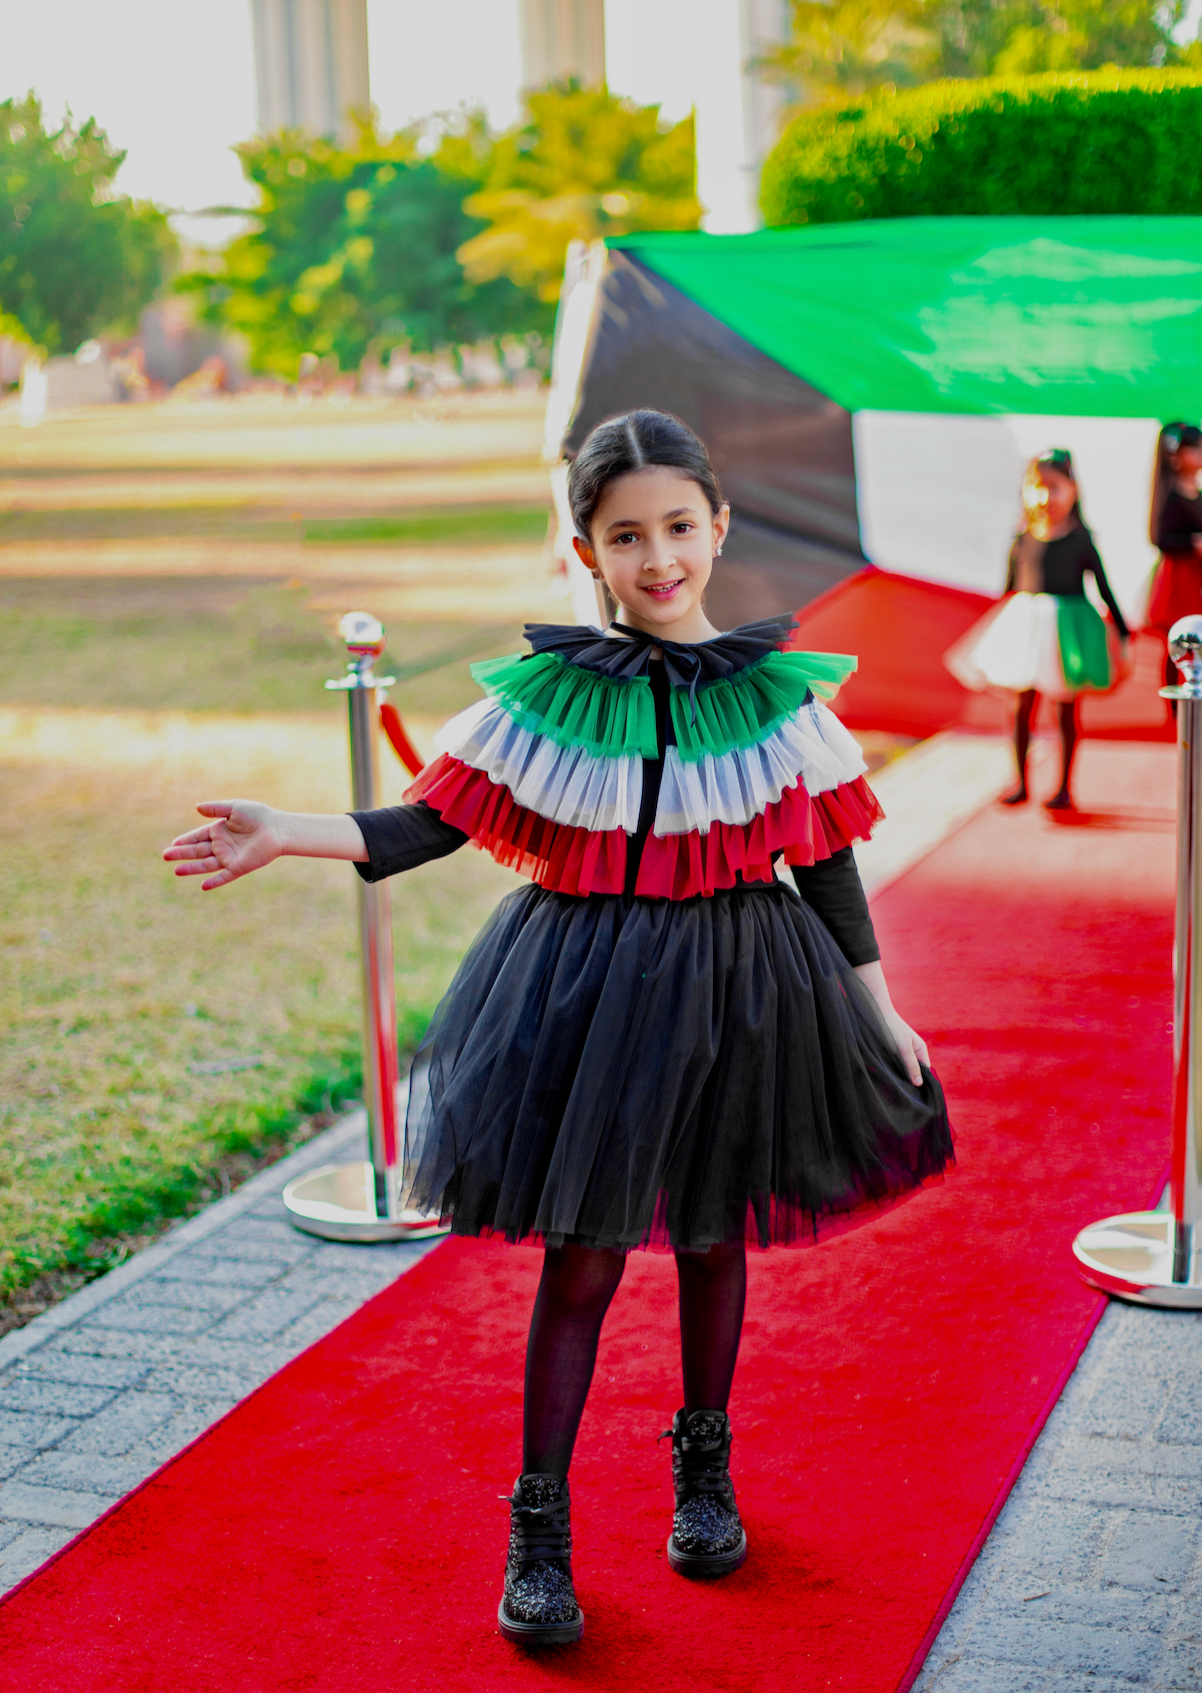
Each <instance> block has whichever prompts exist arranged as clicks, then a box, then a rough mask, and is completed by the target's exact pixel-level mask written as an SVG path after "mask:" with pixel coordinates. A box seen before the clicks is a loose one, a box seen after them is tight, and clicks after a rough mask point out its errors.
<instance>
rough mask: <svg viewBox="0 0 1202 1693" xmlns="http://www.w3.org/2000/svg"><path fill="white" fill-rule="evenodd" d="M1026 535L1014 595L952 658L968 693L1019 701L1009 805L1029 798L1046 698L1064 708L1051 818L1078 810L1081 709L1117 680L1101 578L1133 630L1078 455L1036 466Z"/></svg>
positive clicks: (1018, 553)
mask: <svg viewBox="0 0 1202 1693" xmlns="http://www.w3.org/2000/svg"><path fill="white" fill-rule="evenodd" d="M1023 506H1024V508H1025V510H1026V513H1027V524H1026V528H1025V529H1023V530H1022V531H1021V532H1020V533H1019V534H1018V535H1016V536H1015V538H1014V545H1013V546H1012V547H1011V549H1010V568H1009V571H1008V573H1007V576H1006V595H1007V598H1006V599H1005V600H1004V601H1003V604H1002V607H1001V610H1000V612H998V611H996V610H995V611H991V612H989V613H987V615H986V617H985V618H983V619H982V621H981V622H980V623H978V624H977V625H975V627H974V628H972V629H971V630H969V632H968V634H967V636H965V638H964V640H963V641H962V642H960V643H958V644H957V646H956V647H954V648H953V649H952V650H951V652H950V653H948V654H947V657H946V662H947V665H948V668H949V669H950V670H951V672H952V674H953V675H954V676H956V677H957V678H958V679H959V680H960V681H961V682H963V683H964V684H965V685H966V686H967V687H971V688H978V689H980V688H986V687H995V688H1005V689H1007V690H1008V691H1011V692H1013V693H1015V694H1017V696H1018V699H1017V701H1016V705H1015V713H1014V754H1015V759H1016V761H1017V764H1018V783H1017V785H1016V786H1015V787H1014V788H1013V790H1012V791H1011V792H1010V793H1008V794H1007V795H1006V796H1005V798H1004V800H1003V802H1002V803H1003V804H1004V805H1021V804H1022V803H1023V801H1025V800H1026V798H1027V749H1028V746H1029V744H1030V739H1031V720H1032V717H1033V716H1034V713H1035V706H1036V703H1037V701H1038V699H1039V696H1040V694H1046V695H1047V697H1048V698H1049V699H1052V700H1055V701H1056V702H1057V705H1058V708H1059V720H1060V748H1061V765H1060V786H1059V788H1058V789H1057V791H1056V793H1055V794H1054V795H1053V797H1052V798H1051V799H1050V800H1048V801H1047V802H1046V805H1047V809H1048V810H1049V811H1069V810H1071V809H1072V803H1073V802H1072V799H1071V797H1070V794H1069V778H1070V776H1071V775H1072V767H1073V755H1074V753H1075V752H1076V749H1077V733H1078V724H1077V700H1078V698H1079V697H1080V695H1081V694H1083V693H1086V692H1089V691H1094V692H1104V691H1105V690H1106V689H1107V688H1109V687H1111V686H1112V685H1113V683H1114V681H1115V680H1116V678H1115V676H1114V674H1113V669H1112V665H1111V660H1110V653H1109V650H1108V646H1107V640H1106V625H1105V624H1104V622H1103V621H1102V619H1101V617H1099V615H1098V613H1097V612H1096V611H1095V610H1094V608H1093V606H1092V605H1091V604H1090V602H1089V600H1088V599H1087V598H1086V596H1085V577H1086V575H1087V574H1088V575H1090V576H1092V577H1093V580H1094V585H1095V587H1096V588H1097V591H1098V593H1099V595H1100V596H1101V598H1102V601H1103V603H1104V604H1105V606H1106V609H1107V611H1108V612H1109V613H1110V617H1111V621H1112V622H1113V624H1114V626H1115V628H1116V629H1117V631H1118V633H1119V637H1120V639H1121V640H1123V641H1124V642H1125V641H1126V640H1127V636H1128V631H1127V624H1126V622H1125V620H1124V618H1123V614H1122V612H1121V611H1120V610H1119V606H1118V602H1117V600H1116V599H1115V597H1114V594H1113V593H1112V592H1111V588H1110V583H1109V582H1108V581H1107V580H1106V572H1105V570H1104V569H1103V568H1102V560H1101V559H1100V558H1099V556H1098V550H1097V548H1096V547H1095V546H1094V543H1093V536H1092V535H1091V534H1090V532H1089V530H1088V529H1087V528H1086V527H1085V523H1084V521H1083V519H1082V516H1081V499H1080V495H1079V492H1078V489H1077V481H1076V477H1075V475H1074V472H1073V461H1072V455H1071V454H1070V453H1069V452H1067V451H1066V450H1065V449H1064V448H1061V447H1058V448H1055V449H1053V450H1052V451H1051V452H1047V453H1041V454H1040V456H1039V457H1038V458H1035V459H1032V460H1031V463H1030V464H1029V465H1028V466H1027V471H1026V475H1025V476H1024V478H1023Z"/></svg>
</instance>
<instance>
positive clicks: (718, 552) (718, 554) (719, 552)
mask: <svg viewBox="0 0 1202 1693" xmlns="http://www.w3.org/2000/svg"><path fill="white" fill-rule="evenodd" d="M714 557H715V558H721V557H722V548H721V547H717V548H716V549H715V551H714Z"/></svg>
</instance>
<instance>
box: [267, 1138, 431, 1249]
mask: <svg viewBox="0 0 1202 1693" xmlns="http://www.w3.org/2000/svg"><path fill="white" fill-rule="evenodd" d="M284 1205H285V1207H286V1209H287V1211H288V1221H289V1222H290V1223H293V1224H294V1225H295V1226H296V1227H297V1228H298V1229H304V1231H305V1233H306V1234H315V1235H320V1236H321V1238H322V1239H323V1240H350V1241H362V1242H364V1243H366V1242H368V1241H373V1240H430V1239H432V1237H433V1236H434V1235H439V1234H449V1233H450V1229H449V1227H448V1226H447V1225H446V1224H445V1223H440V1222H438V1221H437V1220H436V1219H435V1218H432V1217H427V1216H425V1215H424V1214H423V1213H422V1212H421V1211H401V1212H399V1213H398V1215H397V1216H395V1217H381V1216H378V1215H377V1213H376V1184H375V1175H374V1172H373V1170H372V1167H371V1165H370V1164H369V1163H368V1161H367V1160H366V1159H360V1160H358V1161H357V1162H356V1163H354V1164H323V1165H322V1166H321V1168H320V1169H317V1170H310V1171H309V1172H308V1173H307V1174H306V1175H303V1176H297V1177H296V1179H295V1180H294V1181H290V1182H289V1183H288V1186H287V1187H286V1188H285V1189H284Z"/></svg>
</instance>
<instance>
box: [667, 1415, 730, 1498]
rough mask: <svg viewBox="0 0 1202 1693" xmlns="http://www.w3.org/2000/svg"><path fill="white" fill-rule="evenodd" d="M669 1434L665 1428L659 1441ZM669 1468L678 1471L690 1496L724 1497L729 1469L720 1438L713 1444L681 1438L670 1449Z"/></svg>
mask: <svg viewBox="0 0 1202 1693" xmlns="http://www.w3.org/2000/svg"><path fill="white" fill-rule="evenodd" d="M671 1433H672V1430H671V1429H670V1428H666V1429H665V1430H664V1432H663V1434H661V1435H660V1437H659V1438H660V1440H666V1439H667V1437H668V1436H669V1435H670V1434H671ZM656 1444H657V1445H658V1442H657V1443H656ZM672 1468H673V1470H674V1471H676V1470H678V1471H679V1473H680V1477H681V1480H682V1481H683V1482H684V1484H685V1486H686V1487H687V1488H688V1491H689V1493H690V1494H694V1495H695V1494H698V1493H713V1494H719V1493H720V1494H723V1495H725V1493H726V1489H727V1486H728V1484H729V1469H730V1466H729V1462H728V1460H727V1454H726V1442H725V1441H724V1440H723V1438H722V1436H721V1435H719V1436H718V1438H717V1440H692V1439H690V1438H689V1436H688V1435H687V1434H682V1435H681V1437H680V1444H679V1446H677V1445H675V1444H674V1445H673V1447H672Z"/></svg>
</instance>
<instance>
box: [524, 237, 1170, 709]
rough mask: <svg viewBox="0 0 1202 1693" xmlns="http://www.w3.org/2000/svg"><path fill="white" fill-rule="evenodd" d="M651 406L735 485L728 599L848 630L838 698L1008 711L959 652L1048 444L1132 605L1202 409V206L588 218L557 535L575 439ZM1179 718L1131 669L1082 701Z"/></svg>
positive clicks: (570, 316)
mask: <svg viewBox="0 0 1202 1693" xmlns="http://www.w3.org/2000/svg"><path fill="white" fill-rule="evenodd" d="M636 406H654V407H657V408H659V409H661V410H664V411H671V412H675V413H676V414H677V415H678V416H679V417H682V418H684V419H685V421H686V422H688V423H689V424H691V425H692V426H693V428H694V429H696V430H697V432H698V433H699V434H700V435H701V436H702V437H703V438H704V440H705V441H706V443H707V445H708V446H709V449H710V453H711V456H712V458H713V460H714V464H715V467H716V469H717V471H718V474H719V477H720V479H721V481H722V486H723V489H724V491H725V493H726V495H727V498H728V499H729V500H730V503H731V507H732V513H733V518H732V524H731V532H730V538H729V540H728V542H727V545H726V548H725V556H724V557H723V558H722V559H720V560H718V561H717V564H716V566H715V574H714V580H713V584H712V587H711V591H710V596H709V604H710V610H711V616H712V617H713V619H714V621H715V622H717V623H718V624H719V625H720V626H724V627H731V626H732V625H734V624H737V623H745V622H749V621H752V620H753V619H756V618H761V617H766V616H770V615H773V614H776V613H779V612H783V611H791V612H799V613H800V620H799V621H800V631H799V639H800V641H801V644H803V645H806V646H812V647H823V648H827V649H829V650H841V651H845V652H850V653H856V654H858V656H859V659H860V669H859V672H858V674H857V675H856V676H855V677H854V678H853V679H852V681H851V682H849V683H848V684H847V686H846V688H845V689H844V691H843V693H842V694H841V695H840V700H839V711H840V715H841V716H844V717H845V718H847V719H848V720H849V721H851V722H853V723H858V724H860V725H872V726H877V727H882V728H893V729H895V730H899V731H903V732H912V733H916V734H923V733H929V732H930V731H931V730H932V729H935V728H938V727H942V726H946V725H949V724H954V723H970V724H971V723H976V724H980V725H982V726H985V725H986V724H989V725H994V724H997V723H1000V722H1001V720H1002V716H1001V705H1000V702H997V701H993V700H990V699H985V698H981V697H979V696H974V695H970V694H968V693H967V692H966V691H965V690H964V689H963V688H961V687H960V685H959V683H957V682H956V681H954V680H953V678H952V677H951V675H950V674H949V672H948V671H947V669H946V667H945V666H944V664H943V662H942V655H943V653H944V652H945V651H946V649H947V648H948V647H949V646H950V645H951V644H952V643H953V642H954V641H955V640H956V639H958V637H959V636H960V635H962V634H963V632H964V631H965V629H967V628H968V627H969V626H970V625H971V624H972V622H973V621H974V620H975V619H976V618H977V617H979V616H980V615H981V614H982V612H984V611H985V610H986V609H987V608H988V606H989V604H990V603H991V602H992V601H993V600H994V599H995V598H996V597H997V595H998V594H1000V593H1001V591H1002V588H1003V585H1004V582H1005V575H1006V558H1007V553H1008V551H1009V547H1010V542H1011V539H1012V537H1013V534H1014V531H1015V528H1016V525H1017V522H1018V516H1019V497H1018V496H1019V484H1020V481H1021V476H1022V470H1023V466H1024V464H1025V462H1026V461H1027V459H1029V458H1030V457H1031V456H1032V455H1033V454H1035V453H1038V452H1041V451H1043V450H1044V449H1045V448H1048V447H1068V448H1069V449H1071V451H1072V453H1073V457H1074V460H1075V462H1076V465H1077V471H1078V479H1079V483H1080V488H1081V497H1082V506H1083V510H1084V515H1085V520H1086V522H1087V523H1088V525H1089V526H1090V528H1091V529H1092V530H1093V532H1094V536H1095V538H1096V540H1097V543H1098V548H1099V551H1100V552H1101V555H1102V558H1103V560H1104V562H1105V565H1106V568H1107V572H1108V574H1109V576H1110V580H1111V583H1112V585H1113V587H1114V589H1115V592H1116V594H1117V596H1118V599H1119V602H1120V604H1121V605H1122V606H1123V608H1124V611H1125V613H1126V614H1127V616H1128V620H1129V621H1130V622H1131V623H1132V624H1133V626H1138V624H1139V622H1140V619H1141V616H1142V612H1143V607H1144V602H1145V600H1146V593H1147V585H1148V580H1149V577H1150V574H1151V571H1152V569H1153V566H1154V564H1155V558H1156V555H1155V551H1154V549H1153V548H1152V546H1151V544H1150V542H1149V540H1148V534H1147V527H1148V498H1149V490H1150V481H1151V472H1152V464H1153V458H1154V452H1155V445H1156V436H1157V431H1158V428H1159V426H1160V424H1161V423H1162V422H1165V421H1168V420H1170V419H1184V420H1189V421H1195V422H1196V421H1198V418H1199V414H1200V413H1202V218H1192V217H1181V218H1173V217H1002V218H996V217H980V218H961V217H949V218H899V219H895V220H888V221H880V222H870V223H852V224H825V225H821V226H816V227H813V228H790V229H768V230H761V231H759V232H757V233H755V234H751V235H727V236H721V235H719V236H714V235H702V234H645V235H630V236H625V237H621V238H618V239H614V240H610V241H608V242H606V243H603V244H601V243H599V244H597V245H596V246H594V247H593V248H590V249H585V248H583V246H580V247H578V248H577V249H576V250H575V251H574V252H573V254H572V255H571V256H570V258H569V264H568V273H567V276H566V278H565V288H564V295H563V299H562V302H561V306H560V315H559V324H558V328H557V333H556V349H555V367H554V373H553V383H552V392H551V398H550V402H549V406H548V443H547V444H548V449H549V452H550V454H551V456H552V457H553V458H555V459H557V460H559V461H560V466H561V468H560V471H559V473H558V475H557V476H556V477H555V478H554V480H555V482H556V490H557V496H556V497H557V504H558V506H559V511H560V535H561V542H560V546H561V551H563V552H564V555H565V556H567V542H568V538H569V536H570V523H569V521H568V519H567V513H566V499H565V486H566V472H565V470H564V469H563V465H564V463H565V461H567V460H570V459H571V458H572V456H573V455H574V454H575V453H576V452H577V451H578V449H579V447H580V444H581V442H582V441H583V440H584V437H585V436H586V435H587V434H588V432H589V430H590V429H591V428H592V427H593V425H594V424H596V423H598V422H599V421H600V420H601V419H603V418H606V417H611V416H613V415H614V414H615V413H618V412H622V411H628V410H630V409H631V408H633V407H636ZM579 586H580V587H581V590H582V594H581V608H582V609H583V610H587V611H588V613H589V615H590V617H592V616H593V615H595V614H594V613H592V611H591V607H590V602H589V600H588V595H589V594H590V593H591V586H592V585H591V581H590V580H589V579H588V578H587V577H586V578H585V579H584V583H582V584H579ZM1147 647H1148V651H1147V659H1148V663H1147V664H1145V665H1144V669H1146V670H1147V671H1148V677H1150V678H1152V679H1154V674H1155V672H1156V670H1157V668H1158V661H1156V660H1155V659H1154V654H1153V652H1152V650H1151V642H1149V643H1147ZM1137 680H1139V678H1138V677H1137ZM1144 680H1147V678H1144ZM1162 720H1163V707H1162V705H1161V702H1160V701H1159V700H1157V699H1156V698H1155V694H1154V690H1153V689H1151V688H1149V687H1138V688H1137V687H1136V686H1135V684H1134V683H1132V682H1129V683H1127V684H1125V685H1124V686H1123V687H1121V688H1120V689H1119V690H1118V692H1117V694H1116V695H1114V696H1112V697H1110V698H1109V699H1092V700H1090V701H1088V702H1087V706H1086V725H1087V728H1092V729H1093V730H1094V732H1100V733H1115V734H1117V733H1122V732H1127V731H1128V730H1136V731H1143V732H1148V731H1150V730H1151V729H1152V728H1153V727H1154V726H1155V725H1159V724H1160V723H1161V722H1162Z"/></svg>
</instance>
